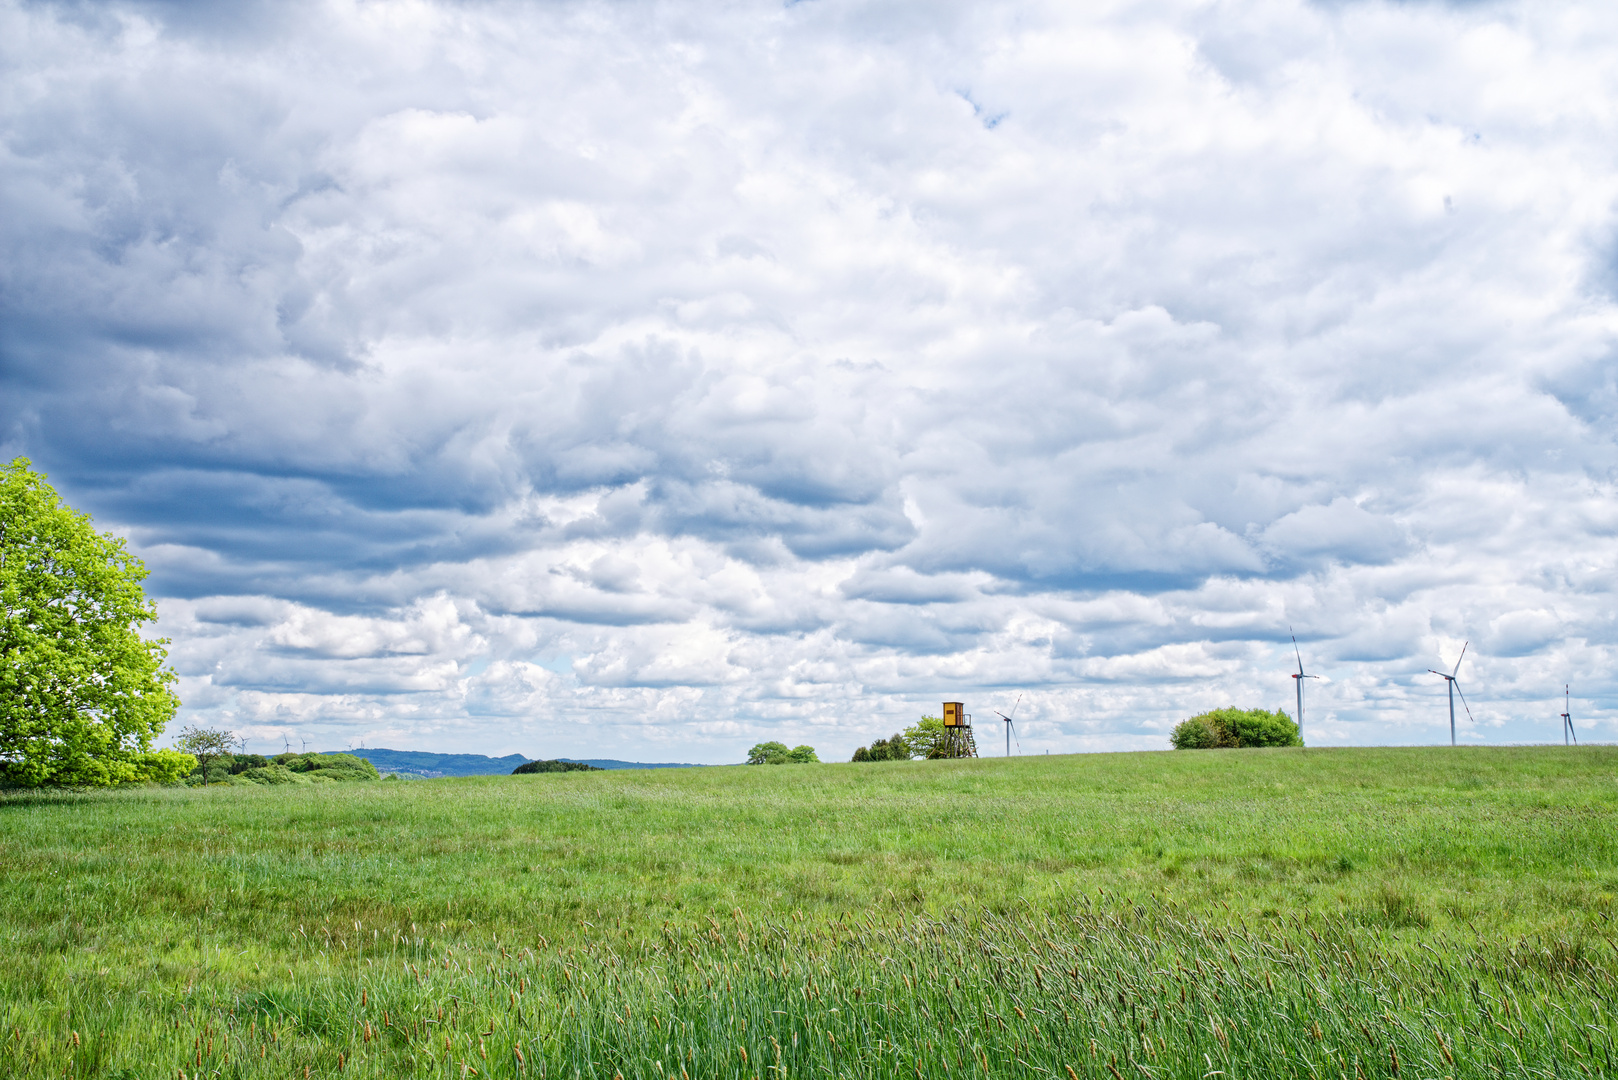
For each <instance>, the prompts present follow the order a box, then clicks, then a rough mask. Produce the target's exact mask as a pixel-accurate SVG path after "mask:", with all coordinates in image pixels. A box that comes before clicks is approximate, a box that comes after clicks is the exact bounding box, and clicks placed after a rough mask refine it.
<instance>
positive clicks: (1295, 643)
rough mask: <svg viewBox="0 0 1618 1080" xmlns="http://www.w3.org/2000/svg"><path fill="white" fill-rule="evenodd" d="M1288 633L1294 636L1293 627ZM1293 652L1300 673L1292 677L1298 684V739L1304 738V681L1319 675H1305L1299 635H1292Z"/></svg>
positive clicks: (1289, 628) (1288, 629) (1288, 628)
mask: <svg viewBox="0 0 1618 1080" xmlns="http://www.w3.org/2000/svg"><path fill="white" fill-rule="evenodd" d="M1287 633H1289V634H1292V627H1290V626H1289V627H1287ZM1292 651H1293V652H1294V653H1297V656H1298V673H1297V674H1296V675H1294V676H1292V677H1293V678H1294V679H1296V680H1297V682H1298V738H1299V739H1300V740H1301V739H1302V738H1303V680H1305V679H1318V678H1320V676H1319V675H1305V674H1304V673H1303V653H1302V652H1300V651H1299V649H1298V635H1297V634H1292Z"/></svg>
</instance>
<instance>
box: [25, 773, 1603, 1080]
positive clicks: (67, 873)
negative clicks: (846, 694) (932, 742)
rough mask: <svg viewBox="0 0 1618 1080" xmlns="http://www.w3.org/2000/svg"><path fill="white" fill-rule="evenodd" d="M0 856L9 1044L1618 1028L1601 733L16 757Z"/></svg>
mask: <svg viewBox="0 0 1618 1080" xmlns="http://www.w3.org/2000/svg"><path fill="white" fill-rule="evenodd" d="M0 863H3V865H4V866H6V867H7V873H6V874H5V875H3V877H0V933H3V934H4V936H5V940H6V942H7V944H8V960H7V963H6V964H5V965H4V966H0V1031H4V1032H10V1033H11V1038H9V1039H8V1040H7V1041H6V1042H5V1043H4V1046H3V1048H0V1055H4V1054H9V1055H12V1057H11V1059H10V1061H9V1063H8V1064H9V1066H10V1067H9V1068H8V1069H6V1070H5V1071H6V1072H7V1073H8V1075H18V1076H27V1075H39V1076H44V1075H57V1076H59V1075H61V1074H62V1072H63V1070H64V1068H70V1067H71V1068H74V1069H77V1070H78V1075H97V1074H100V1075H120V1073H119V1072H118V1070H125V1071H124V1072H123V1073H122V1075H137V1076H146V1075H151V1076H159V1075H161V1076H170V1077H172V1076H175V1075H176V1070H179V1069H184V1070H185V1072H186V1075H187V1076H188V1077H192V1076H195V1075H197V1074H198V1070H199V1069H201V1070H202V1071H203V1072H206V1073H208V1074H209V1075H211V1074H212V1072H213V1070H224V1072H223V1074H224V1075H236V1076H259V1075H263V1076H287V1075H292V1074H293V1073H294V1072H296V1073H297V1074H298V1075H302V1069H303V1068H305V1067H308V1068H310V1069H311V1070H312V1072H311V1075H339V1073H341V1075H345V1076H349V1075H354V1074H356V1073H358V1074H360V1075H378V1076H381V1075H416V1074H420V1075H450V1074H451V1073H453V1074H454V1075H456V1076H461V1075H463V1073H462V1071H461V1066H462V1065H465V1066H467V1067H468V1068H469V1069H470V1068H475V1069H477V1070H478V1075H511V1076H516V1075H535V1076H538V1075H541V1070H543V1075H547V1076H552V1075H560V1074H561V1073H562V1072H564V1071H565V1072H566V1075H568V1076H573V1075H574V1072H575V1070H577V1071H578V1075H580V1076H599V1077H602V1078H603V1080H606V1078H610V1077H613V1076H614V1075H621V1076H623V1077H624V1078H625V1080H630V1078H631V1077H633V1076H636V1075H639V1076H652V1075H658V1076H661V1077H666V1076H668V1075H675V1076H678V1075H680V1071H679V1070H680V1069H682V1068H683V1069H685V1070H687V1075H688V1076H737V1077H741V1076H747V1077H755V1078H757V1080H764V1078H766V1077H769V1076H772V1075H784V1073H780V1074H772V1073H771V1072H770V1070H771V1069H772V1068H775V1067H776V1066H779V1067H780V1068H781V1069H784V1070H786V1071H787V1072H791V1073H803V1074H806V1075H807V1074H809V1073H811V1072H816V1073H818V1072H820V1071H821V1070H822V1069H825V1070H827V1071H830V1072H831V1073H833V1074H835V1075H849V1076H866V1075H871V1076H874V1075H884V1076H885V1075H892V1074H893V1073H894V1071H895V1070H896V1069H897V1070H899V1071H901V1072H905V1073H907V1074H909V1075H914V1074H916V1073H917V1072H918V1071H921V1072H922V1073H923V1074H924V1075H943V1074H944V1071H945V1070H951V1071H959V1070H960V1069H963V1068H964V1069H966V1070H967V1071H968V1072H969V1073H972V1072H975V1073H976V1074H978V1075H1038V1074H1041V1073H1040V1072H1039V1070H1046V1071H1048V1072H1051V1073H1054V1074H1056V1075H1061V1076H1066V1075H1068V1074H1067V1072H1066V1071H1065V1070H1067V1069H1069V1068H1071V1069H1072V1070H1074V1075H1078V1076H1096V1077H1114V1076H1115V1073H1116V1074H1117V1075H1148V1076H1163V1075H1173V1076H1193V1075H1194V1076H1197V1077H1201V1076H1203V1075H1204V1074H1205V1073H1209V1072H1217V1071H1221V1070H1222V1071H1224V1072H1225V1073H1226V1074H1227V1075H1298V1076H1305V1075H1309V1076H1313V1075H1317V1074H1318V1075H1331V1076H1337V1075H1339V1074H1342V1075H1346V1076H1351V1077H1352V1076H1355V1075H1356V1070H1358V1072H1359V1073H1360V1074H1363V1075H1366V1076H1393V1075H1401V1076H1408V1075H1423V1076H1456V1077H1459V1076H1472V1075H1476V1076H1484V1075H1496V1074H1497V1073H1496V1072H1494V1071H1492V1070H1498V1069H1506V1074H1507V1075H1521V1074H1522V1070H1525V1069H1545V1070H1552V1071H1553V1070H1555V1069H1565V1070H1569V1075H1572V1074H1575V1073H1577V1074H1579V1075H1583V1073H1581V1072H1579V1068H1580V1066H1581V1064H1582V1065H1583V1066H1584V1067H1586V1068H1590V1067H1594V1068H1597V1070H1598V1071H1599V1070H1600V1069H1603V1068H1607V1069H1610V1066H1608V1065H1605V1064H1603V1062H1604V1061H1605V1058H1603V1056H1602V1055H1604V1054H1609V1053H1610V1052H1611V1051H1610V1047H1611V1041H1610V1040H1611V1037H1612V1036H1614V1035H1618V1025H1615V1023H1614V1020H1613V1017H1612V1013H1611V1009H1610V1006H1608V1005H1606V1004H1604V1001H1605V1002H1610V1001H1611V1000H1613V990H1614V989H1615V987H1618V982H1615V972H1618V945H1615V944H1614V938H1615V935H1614V929H1613V924H1612V921H1611V920H1612V916H1613V904H1614V898H1615V896H1618V749H1614V748H1609V747H1588V748H1574V749H1567V750H1564V749H1562V748H1533V749H1527V748H1518V749H1461V750H1450V749H1387V750H1281V751H1208V752H1199V753H1178V754H1175V753H1148V754H1119V755H1084V756H1069V757H1031V758H1023V759H1011V760H980V761H969V762H893V763H879V764H861V765H826V766H818V767H806V768H794V769H784V768H781V769H772V768H735V769H667V770H648V771H633V772H631V771H619V772H607V773H565V774H549V775H538V776H519V777H479V778H469V779H451V780H444V781H441V782H437V783H433V784H368V785H351V786H337V785H332V786H329V787H326V788H314V789H298V790H281V789H264V790H246V789H237V788H228V789H180V790H145V791H129V792H112V793H100V794H71V793H58V794H30V795H17V794H12V795H7V796H3V797H0ZM74 1032H77V1033H78V1034H77V1036H75V1035H74V1034H73V1033H74ZM1435 1033H1436V1034H1435ZM75 1039H76V1040H77V1041H75ZM1603 1039H1606V1040H1608V1041H1606V1042H1603V1041H1602V1040H1603ZM743 1052H745V1059H744V1056H743ZM227 1054H228V1055H229V1059H228V1061H227V1060H226V1057H225V1055H227ZM519 1054H520V1055H521V1056H520V1057H519ZM339 1055H341V1058H339ZM1205 1059H1206V1060H1205ZM199 1062H200V1064H199ZM1396 1062H1397V1063H1399V1064H1396ZM1519 1062H1521V1063H1522V1064H1521V1065H1519ZM1400 1070H1402V1071H1400Z"/></svg>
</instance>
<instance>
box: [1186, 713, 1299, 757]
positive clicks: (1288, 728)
mask: <svg viewBox="0 0 1618 1080" xmlns="http://www.w3.org/2000/svg"><path fill="white" fill-rule="evenodd" d="M1169 743H1170V745H1172V746H1173V747H1174V749H1176V750H1216V749H1221V748H1237V747H1241V748H1247V747H1258V746H1302V745H1303V739H1302V738H1301V737H1299V735H1298V725H1297V724H1294V723H1293V722H1292V718H1291V717H1290V716H1288V715H1287V714H1286V713H1284V712H1281V711H1280V710H1276V711H1275V712H1273V713H1272V712H1266V711H1264V710H1263V709H1238V708H1235V707H1234V706H1232V707H1231V708H1227V709H1215V710H1213V711H1212V712H1205V713H1203V714H1201V715H1200V716H1193V717H1191V718H1190V719H1189V720H1182V721H1181V722H1180V723H1179V724H1177V725H1175V728H1174V732H1173V733H1172V734H1171V735H1170V736H1169Z"/></svg>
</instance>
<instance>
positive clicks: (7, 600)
mask: <svg viewBox="0 0 1618 1080" xmlns="http://www.w3.org/2000/svg"><path fill="white" fill-rule="evenodd" d="M29 464H30V463H29V461H28V459H26V458H17V459H15V460H13V461H12V462H11V463H10V464H8V465H0V784H5V785H7V786H21V787H38V786H40V785H44V784H65V785H83V786H100V785H106V784H123V783H140V782H153V781H157V782H168V781H173V780H178V779H179V778H180V777H182V776H184V775H186V774H187V773H189V772H190V771H191V770H192V769H194V768H196V759H194V758H193V757H191V755H189V754H182V753H177V752H175V751H173V750H159V751H155V752H154V751H153V750H152V741H153V739H155V738H156V737H157V736H158V735H159V734H161V733H162V731H163V728H164V726H165V725H166V724H167V723H168V722H169V720H170V719H172V718H173V716H174V710H175V709H176V708H177V707H178V706H179V704H180V703H179V700H178V699H177V698H176V697H175V696H174V693H173V692H172V691H171V690H170V689H169V688H170V686H171V685H172V684H173V683H174V681H175V675H174V672H173V671H172V670H170V669H168V668H165V667H164V666H163V661H164V659H165V658H166V657H167V655H168V654H167V652H166V651H165V650H164V648H163V646H164V645H166V644H168V642H167V641H164V640H151V639H147V638H143V637H141V635H140V633H139V627H141V626H142V625H143V624H145V623H148V622H151V621H152V620H153V619H155V618H157V608H156V605H155V604H153V603H152V602H151V601H148V600H147V599H146V596H145V593H143V592H142V590H141V582H142V581H143V580H145V578H146V567H145V565H144V564H142V563H141V561H140V560H139V559H138V558H136V557H135V556H134V555H132V554H130V552H129V549H128V548H127V547H126V546H125V544H124V541H123V540H121V539H119V538H118V537H116V536H112V535H111V534H108V533H99V532H96V530H95V528H94V527H93V526H92V525H91V523H90V516H89V515H88V514H85V513H81V512H79V511H77V510H74V509H73V508H72V507H70V506H68V505H67V504H66V503H64V502H63V501H62V498H61V496H59V495H57V493H56V492H55V491H54V490H53V489H52V488H51V486H50V485H49V484H47V483H46V482H45V477H44V476H43V475H41V474H40V473H36V472H34V471H32V470H31V469H30V467H29Z"/></svg>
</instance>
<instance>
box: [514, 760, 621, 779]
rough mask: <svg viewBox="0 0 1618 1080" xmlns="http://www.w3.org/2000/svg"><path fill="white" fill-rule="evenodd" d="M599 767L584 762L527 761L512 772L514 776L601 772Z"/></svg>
mask: <svg viewBox="0 0 1618 1080" xmlns="http://www.w3.org/2000/svg"><path fill="white" fill-rule="evenodd" d="M601 771H603V770H602V769H601V767H600V766H599V765H586V764H585V763H584V762H582V761H525V762H523V763H522V764H521V765H518V766H517V767H516V768H515V769H512V770H511V775H512V776H524V775H526V774H528V773H546V772H601Z"/></svg>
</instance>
